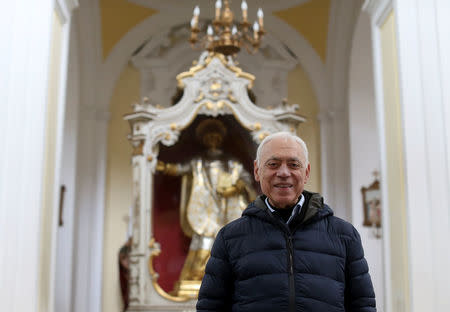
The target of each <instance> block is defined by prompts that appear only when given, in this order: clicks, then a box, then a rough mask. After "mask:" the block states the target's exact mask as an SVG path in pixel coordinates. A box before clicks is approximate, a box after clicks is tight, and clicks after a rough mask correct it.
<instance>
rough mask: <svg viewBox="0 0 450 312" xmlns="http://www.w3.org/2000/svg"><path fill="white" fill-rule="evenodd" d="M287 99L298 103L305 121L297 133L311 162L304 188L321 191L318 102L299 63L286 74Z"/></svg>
mask: <svg viewBox="0 0 450 312" xmlns="http://www.w3.org/2000/svg"><path fill="white" fill-rule="evenodd" d="M288 99H289V103H292V104H299V105H300V110H299V112H300V115H302V116H304V117H306V119H307V121H306V122H305V123H303V124H301V125H300V126H299V127H298V129H297V133H298V135H299V136H300V137H301V138H302V139H303V140H304V141H305V143H306V145H307V146H308V154H309V162H310V163H311V178H310V180H309V182H308V184H307V185H306V189H307V190H310V191H314V192H320V191H321V185H322V181H321V167H320V161H321V160H320V125H319V122H318V120H317V115H318V113H319V104H318V103H317V99H316V96H315V94H314V90H313V88H312V85H311V82H310V81H309V79H308V76H307V75H306V73H305V71H304V70H303V68H302V67H301V66H300V65H299V66H297V67H296V68H295V69H294V70H292V71H291V72H290V73H289V75H288Z"/></svg>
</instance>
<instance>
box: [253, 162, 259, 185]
mask: <svg viewBox="0 0 450 312" xmlns="http://www.w3.org/2000/svg"><path fill="white" fill-rule="evenodd" d="M253 174H254V175H255V180H256V182H259V168H258V162H257V161H256V160H255V161H253Z"/></svg>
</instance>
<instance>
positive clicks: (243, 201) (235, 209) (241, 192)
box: [156, 118, 256, 298]
mask: <svg viewBox="0 0 450 312" xmlns="http://www.w3.org/2000/svg"><path fill="white" fill-rule="evenodd" d="M226 132H227V131H226V128H225V126H224V124H223V123H222V122H221V121H220V120H218V119H214V118H209V119H205V120H203V121H202V122H201V123H200V124H199V125H198V127H197V128H196V136H197V138H198V139H199V140H200V142H201V143H202V144H203V145H204V146H205V147H206V152H205V153H204V155H202V156H201V157H197V158H194V159H192V160H191V161H190V162H189V163H186V164H170V163H163V162H161V161H158V165H157V168H156V169H157V171H160V172H162V173H164V174H168V175H182V176H183V182H182V195H181V207H180V209H181V213H180V217H181V219H180V222H181V227H182V229H183V231H184V233H185V234H186V235H188V236H190V237H192V239H191V243H190V246H189V252H188V255H187V258H186V261H185V263H184V265H183V268H182V271H181V274H180V279H179V281H178V282H177V283H176V285H175V287H174V290H173V292H172V293H173V295H176V296H184V297H193V298H195V297H196V296H197V294H198V290H199V289H200V284H201V280H202V278H203V275H204V273H205V266H206V262H207V261H208V259H209V256H210V252H211V247H212V244H213V242H214V239H215V237H216V235H217V233H218V231H219V230H220V228H222V227H223V226H224V225H226V224H227V223H229V222H230V221H233V220H234V219H237V218H239V217H240V216H241V214H242V211H243V210H244V209H245V207H246V206H247V204H248V203H249V202H250V201H252V200H253V199H254V198H255V196H256V194H255V191H254V190H253V187H252V182H251V181H252V180H251V176H250V174H249V173H248V172H247V171H246V170H245V169H244V167H243V165H242V164H241V163H240V162H238V161H237V160H234V159H232V158H231V157H230V156H229V155H226V154H225V153H224V152H223V150H222V149H221V145H222V143H223V140H224V137H225V136H226Z"/></svg>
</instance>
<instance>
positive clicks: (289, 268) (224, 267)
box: [197, 132, 376, 312]
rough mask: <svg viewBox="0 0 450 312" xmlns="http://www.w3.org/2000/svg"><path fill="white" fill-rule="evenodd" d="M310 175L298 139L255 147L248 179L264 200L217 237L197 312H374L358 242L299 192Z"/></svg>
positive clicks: (279, 136) (318, 200)
mask: <svg viewBox="0 0 450 312" xmlns="http://www.w3.org/2000/svg"><path fill="white" fill-rule="evenodd" d="M309 173H310V164H309V162H308V150H307V148H306V145H305V143H304V142H303V141H302V140H301V139H300V138H299V137H297V136H294V135H292V134H290V133H288V132H279V133H275V134H272V135H270V136H268V137H266V138H265V139H264V140H263V141H262V142H261V144H260V146H259V147H258V150H257V155H256V160H255V162H254V175H255V179H256V181H258V182H259V183H260V185H261V190H262V192H263V195H261V196H260V197H258V198H257V199H256V200H255V201H254V202H252V203H251V204H250V205H249V206H248V207H247V208H246V210H245V211H244V212H243V214H242V217H241V218H239V219H237V220H235V221H233V222H231V223H229V224H228V225H226V226H225V227H223V228H222V229H221V230H220V232H219V233H218V235H217V237H216V240H215V243H214V246H213V248H212V252H211V258H210V260H209V261H208V264H207V266H206V274H205V276H204V278H203V282H202V286H201V289H200V293H199V299H198V302H197V311H255V312H263V311H271V312H274V311H277V312H278V311H289V312H291V311H292V312H293V311H303V312H334V311H336V312H337V311H347V312H348V311H351V312H356V311H361V312H363V311H364V312H374V311H376V308H375V294H374V291H373V287H372V282H371V279H370V276H369V273H368V267H367V262H366V260H365V259H364V252H363V248H362V245H361V239H360V237H359V234H358V232H357V231H356V230H355V228H354V227H353V226H352V225H351V224H350V223H347V222H345V221H343V220H341V219H339V218H337V217H335V216H333V211H332V210H331V209H330V207H328V206H327V205H326V204H324V203H323V199H322V197H321V196H320V195H319V194H317V193H310V192H308V191H304V185H305V184H306V182H307V181H308V178H309Z"/></svg>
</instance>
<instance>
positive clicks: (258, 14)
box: [256, 8, 264, 29]
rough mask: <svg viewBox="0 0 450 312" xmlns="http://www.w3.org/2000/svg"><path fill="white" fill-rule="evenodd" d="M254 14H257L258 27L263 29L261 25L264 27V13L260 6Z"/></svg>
mask: <svg viewBox="0 0 450 312" xmlns="http://www.w3.org/2000/svg"><path fill="white" fill-rule="evenodd" d="M256 15H257V16H258V23H259V27H260V28H261V29H263V27H264V21H263V17H264V13H263V10H262V9H261V8H259V9H258V12H257V13H256Z"/></svg>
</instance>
